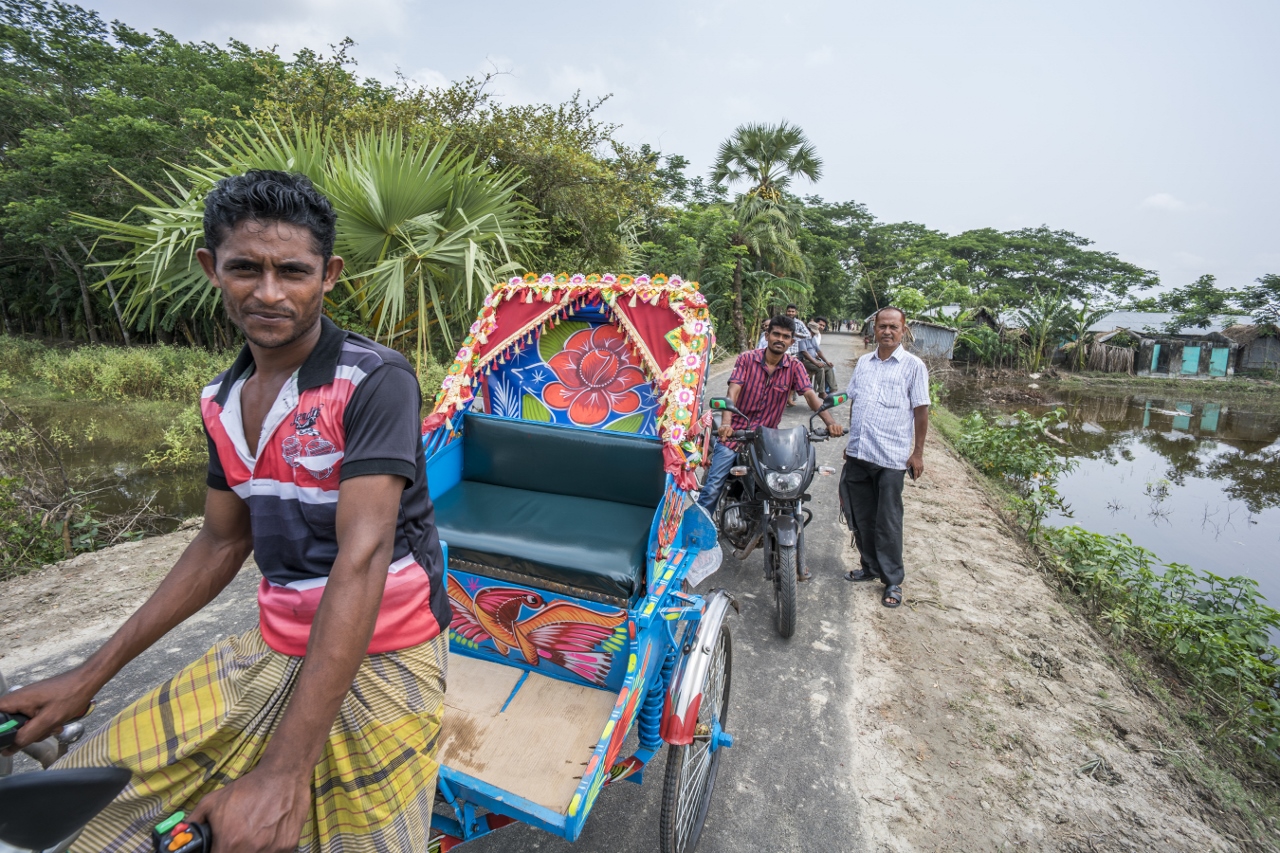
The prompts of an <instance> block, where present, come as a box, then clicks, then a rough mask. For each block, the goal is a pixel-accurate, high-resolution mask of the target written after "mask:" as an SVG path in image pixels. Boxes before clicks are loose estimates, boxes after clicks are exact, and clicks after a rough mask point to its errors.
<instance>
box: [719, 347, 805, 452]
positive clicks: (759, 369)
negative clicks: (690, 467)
mask: <svg viewBox="0 0 1280 853" xmlns="http://www.w3.org/2000/svg"><path fill="white" fill-rule="evenodd" d="M767 352H768V350H763V349H753V350H749V351H747V352H744V353H742V354H741V355H740V356H738V360H737V361H735V362H734V363H733V373H732V374H730V375H729V384H730V385H741V386H742V390H741V391H740V392H738V402H737V407H738V411H740V412H742V413H743V414H744V415H746V416H747V421H746V423H743V422H742V418H740V417H738V416H737V415H732V418H733V420H732V423H733V428H734V429H754V428H755V427H758V426H767V427H776V426H777V425H778V424H779V423H780V422H781V421H782V412H783V410H784V409H786V408H787V397H789V396H790V395H791V392H792V391H795V392H796V393H797V394H803V393H804V392H805V391H808V390H809V389H810V388H812V387H813V383H812V382H811V381H810V379H809V371H807V370H805V369H804V365H802V364H801V363H800V362H799V361H798V360H796V359H794V358H792V357H791V356H789V355H783V356H782V361H780V362H778V366H777V367H775V368H774V369H773V373H770V372H769V371H767V370H765V361H764V357H765V353H767ZM725 444H727V445H728V446H729V447H732V448H734V449H735V450H736V449H737V448H738V442H734V441H726V442H725Z"/></svg>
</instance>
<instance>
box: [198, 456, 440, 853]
mask: <svg viewBox="0 0 1280 853" xmlns="http://www.w3.org/2000/svg"><path fill="white" fill-rule="evenodd" d="M403 493H404V480H403V479H402V478H400V477H396V476H393V475H389V474H377V475H370V476H366V477H353V478H351V479H350V480H346V481H345V482H343V483H342V486H341V487H340V489H339V492H338V512H337V538H338V557H337V559H336V560H334V563H333V569H332V570H331V571H330V573H329V580H328V582H327V583H326V585H325V589H324V595H323V596H322V597H321V599H320V607H319V609H318V610H317V611H316V615H315V619H314V621H313V622H312V624H311V636H310V639H309V640H308V642H307V656H306V660H305V661H304V662H303V664H302V671H301V673H300V674H299V675H298V684H297V687H296V688H295V689H294V691H293V695H292V697H290V699H289V706H288V708H286V709H285V712H284V717H283V718H282V719H281V721H280V727H279V728H278V729H277V730H276V732H275V734H274V735H273V736H272V738H271V742H270V744H269V745H268V746H267V749H266V751H265V753H264V754H263V756H262V760H261V761H259V762H258V765H257V766H256V767H255V768H254V769H253V770H252V771H251V772H250V773H248V774H246V775H245V776H242V777H241V778H240V779H238V780H236V781H234V782H232V783H230V784H229V785H227V786H226V787H225V788H223V789H221V790H219V791H215V792H214V793H213V794H211V795H209V796H207V797H205V799H204V800H203V801H201V803H200V805H199V806H198V807H197V809H196V810H195V812H193V813H192V819H193V820H204V819H207V820H208V821H209V822H210V824H211V825H212V828H213V831H214V834H215V837H216V838H217V839H218V850H219V853H223V852H224V851H229V853H241V851H244V852H245V853H249V851H252V853H260V851H286V850H289V851H292V850H296V849H297V846H298V838H299V837H300V836H301V835H302V827H303V824H304V823H305V822H306V818H307V815H308V814H309V813H310V811H311V805H312V793H311V778H312V775H313V773H314V771H315V766H316V763H317V762H318V761H319V760H320V756H321V752H322V750H323V749H324V744H325V741H326V740H328V737H329V730H330V729H331V728H332V726H333V721H334V719H335V718H336V717H337V715H338V709H339V708H340V707H341V705H342V700H343V698H344V697H346V695H347V693H348V691H350V690H351V683H352V682H353V681H354V680H355V676H356V671H357V670H359V668H360V664H361V662H362V661H363V660H364V658H365V655H366V653H367V649H368V648H369V640H370V639H371V638H372V637H373V629H374V626H375V624H376V622H377V619H378V606H379V605H380V604H381V603H382V591H383V588H384V587H385V586H386V580H387V568H388V567H389V566H390V564H391V555H392V550H393V548H394V545H395V532H396V519H397V518H398V516H399V511H400V498H401V495H402V494H403ZM424 618H430V615H429V614H426V615H425V616H424Z"/></svg>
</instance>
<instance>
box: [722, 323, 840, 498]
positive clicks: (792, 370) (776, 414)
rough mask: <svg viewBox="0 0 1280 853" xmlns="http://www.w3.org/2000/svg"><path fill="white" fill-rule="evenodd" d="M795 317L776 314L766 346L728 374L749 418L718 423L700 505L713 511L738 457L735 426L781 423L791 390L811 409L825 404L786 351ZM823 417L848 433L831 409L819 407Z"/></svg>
mask: <svg viewBox="0 0 1280 853" xmlns="http://www.w3.org/2000/svg"><path fill="white" fill-rule="evenodd" d="M795 322H799V321H793V320H792V319H791V318H790V317H774V318H773V319H772V320H770V321H769V327H768V329H767V330H766V332H765V338H766V341H767V343H766V345H765V348H764V349H754V350H748V351H747V352H744V353H742V354H741V355H739V356H738V360H737V361H736V362H735V363H734V365H733V373H732V374H730V376H729V395H728V396H729V400H730V402H732V403H733V405H734V406H735V407H736V408H737V409H738V410H739V411H740V412H742V413H743V414H744V415H746V416H747V420H746V422H745V423H743V422H742V419H741V418H739V417H738V416H737V415H729V416H728V417H726V418H725V420H724V422H723V423H722V424H721V426H720V430H719V434H718V436H719V440H718V441H717V442H716V445H715V448H714V449H713V450H712V452H711V465H710V467H709V468H708V469H707V477H706V481H705V482H704V483H703V484H702V491H701V493H700V494H699V495H698V504H699V505H700V506H701V507H702V508H703V509H705V510H706V511H707V512H708V513H709V514H713V515H714V513H715V508H716V503H717V502H718V501H719V500H720V493H721V492H723V491H724V484H725V480H727V479H728V477H729V469H730V468H732V467H733V462H734V459H736V458H737V454H738V443H737V442H735V441H733V439H732V435H733V431H734V430H735V429H737V430H746V429H754V428H755V427H759V426H764V427H777V426H778V423H779V422H780V421H781V420H782V412H783V411H784V410H785V409H786V407H787V397H788V395H789V394H791V393H792V392H794V393H797V394H802V395H803V396H804V398H805V401H806V402H808V404H809V408H811V409H813V410H814V411H815V412H816V411H818V409H820V408H822V398H821V397H819V396H818V394H817V392H815V391H814V390H813V385H812V384H811V383H810V381H809V374H808V372H807V371H806V370H805V369H804V365H802V364H801V363H800V361H799V360H798V359H796V358H793V357H792V356H790V355H787V349H788V348H789V347H790V346H791V343H792V335H793V328H794V327H793V323H795ZM819 417H821V418H822V421H823V423H825V424H826V426H827V430H828V432H829V433H830V434H831V435H833V436H836V437H839V436H841V435H843V434H844V427H843V426H842V425H841V424H840V423H839V422H838V421H836V420H835V418H833V417H832V416H831V413H830V412H821V413H819Z"/></svg>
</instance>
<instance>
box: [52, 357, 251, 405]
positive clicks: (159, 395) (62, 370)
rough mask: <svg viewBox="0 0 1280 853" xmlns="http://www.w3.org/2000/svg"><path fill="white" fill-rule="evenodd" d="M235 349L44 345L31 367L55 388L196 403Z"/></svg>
mask: <svg viewBox="0 0 1280 853" xmlns="http://www.w3.org/2000/svg"><path fill="white" fill-rule="evenodd" d="M234 358H235V353H234V352H210V351H208V350H202V349H182V348H179V347H170V346H164V345H163V344H161V345H158V346H148V347H127V348H121V347H98V346H86V347H79V348H77V349H74V350H69V351H60V350H52V349H47V350H46V351H45V353H44V354H43V355H42V356H41V357H40V358H38V359H37V360H36V361H35V362H34V364H33V366H32V367H33V371H32V372H33V373H34V374H35V376H36V378H39V379H41V380H43V381H45V382H47V383H48V384H49V385H52V386H53V387H54V388H57V389H58V390H59V391H63V392H65V393H68V394H77V395H80V394H83V395H86V396H89V397H92V398H94V399H99V400H174V401H177V402H182V403H192V404H194V403H195V402H196V401H197V400H199V399H200V390H201V389H202V388H204V386H205V384H206V383H207V382H208V381H209V380H210V379H212V378H213V377H214V376H216V375H217V374H218V373H219V372H221V371H222V370H224V369H226V368H227V366H228V365H230V363H231V361H232V360H233V359H234Z"/></svg>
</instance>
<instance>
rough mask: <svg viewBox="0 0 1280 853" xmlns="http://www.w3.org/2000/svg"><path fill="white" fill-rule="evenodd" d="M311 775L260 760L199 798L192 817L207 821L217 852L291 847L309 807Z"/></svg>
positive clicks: (269, 852) (261, 852) (283, 852)
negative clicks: (298, 776) (265, 764)
mask: <svg viewBox="0 0 1280 853" xmlns="http://www.w3.org/2000/svg"><path fill="white" fill-rule="evenodd" d="M311 806H312V794H311V779H310V777H307V778H304V779H300V780H299V779H296V778H293V777H291V776H283V775H281V774H277V773H273V772H272V771H271V770H270V769H268V768H266V767H263V766H262V765H261V764H259V765H258V767H257V768H255V769H253V770H251V771H250V772H249V773H246V774H245V775H244V776H241V777H240V778H239V779H236V780H235V781H234V782H230V783H228V784H227V785H226V786H225V787H223V788H219V789H218V790H216V791H214V792H213V793H211V794H208V795H206V796H205V797H204V798H203V799H201V800H200V803H199V805H197V806H196V808H195V810H194V811H192V812H191V816H190V818H188V820H190V822H192V823H207V824H208V825H209V829H210V833H211V834H212V835H213V837H214V839H215V840H214V844H215V845H216V848H215V849H216V851H217V853H292V851H295V850H297V849H298V839H299V838H301V837H302V828H303V826H304V825H305V824H306V821H307V815H308V814H310V812H311Z"/></svg>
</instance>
